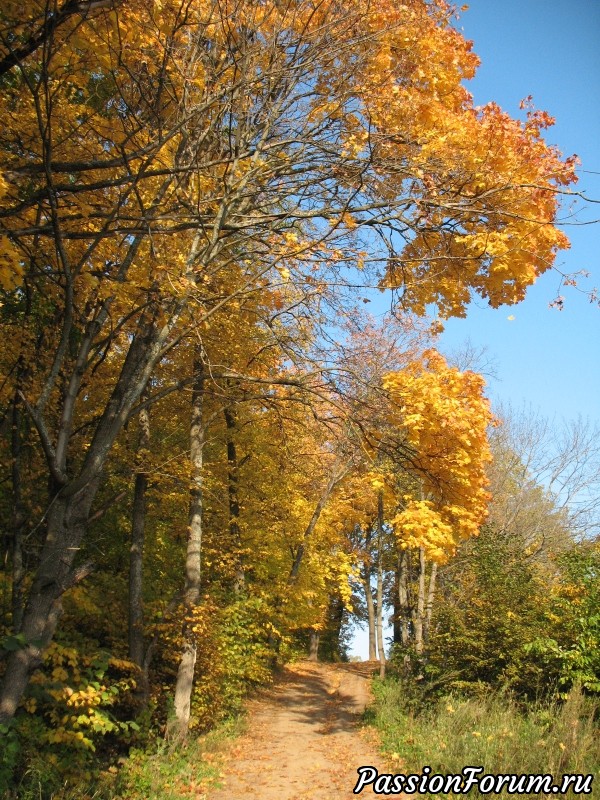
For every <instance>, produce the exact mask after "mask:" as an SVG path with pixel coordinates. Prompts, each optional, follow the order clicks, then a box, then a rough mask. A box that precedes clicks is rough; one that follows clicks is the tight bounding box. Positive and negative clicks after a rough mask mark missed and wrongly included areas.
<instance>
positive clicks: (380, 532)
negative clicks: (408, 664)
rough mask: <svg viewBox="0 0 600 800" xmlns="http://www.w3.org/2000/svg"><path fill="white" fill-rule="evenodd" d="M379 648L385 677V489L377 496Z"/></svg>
mask: <svg viewBox="0 0 600 800" xmlns="http://www.w3.org/2000/svg"><path fill="white" fill-rule="evenodd" d="M377 650H378V652H379V665H380V666H379V677H380V678H382V679H383V678H385V646H384V644H383V491H381V490H380V491H379V495H378V497H377Z"/></svg>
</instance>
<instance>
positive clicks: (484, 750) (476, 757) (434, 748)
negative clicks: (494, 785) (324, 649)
mask: <svg viewBox="0 0 600 800" xmlns="http://www.w3.org/2000/svg"><path fill="white" fill-rule="evenodd" d="M374 691H375V697H376V701H375V704H374V706H373V707H372V708H371V709H370V711H369V712H368V715H367V718H368V721H369V722H370V723H371V724H373V725H374V726H375V727H376V728H377V729H378V731H379V734H380V736H381V739H382V743H383V746H384V749H385V751H386V754H387V755H388V757H389V759H390V761H391V762H392V763H393V764H394V765H395V769H394V771H395V772H396V773H403V774H412V773H415V774H419V773H421V772H422V770H423V767H424V766H428V767H431V774H442V775H446V774H460V773H461V772H462V769H463V767H465V766H482V767H483V768H484V773H485V774H511V773H512V774H517V775H521V774H551V775H553V776H554V777H555V778H560V776H562V775H563V774H565V773H581V774H584V775H588V774H595V775H596V776H597V774H598V772H599V770H600V735H599V730H598V727H597V724H598V723H597V714H598V706H597V703H595V702H594V701H592V700H591V699H589V698H587V697H584V696H583V694H582V693H581V691H580V690H579V689H573V690H572V691H571V693H570V694H569V696H568V698H567V699H566V701H565V702H562V703H560V704H558V703H556V704H553V705H548V704H546V705H541V704H540V705H530V706H529V707H528V708H527V709H526V710H523V709H522V708H520V707H519V706H518V705H517V704H516V703H515V701H514V700H513V699H511V697H510V696H508V695H507V694H505V693H503V692H495V693H491V694H489V695H488V696H487V697H478V698H473V697H471V698H464V697H462V698H461V697H460V696H456V695H452V694H450V695H447V696H445V697H441V698H438V699H436V700H434V701H432V702H430V703H422V704H419V702H418V698H417V697H416V695H415V690H414V684H413V685H411V682H410V681H404V680H401V679H396V678H390V679H388V680H385V681H383V682H376V683H375V685H374ZM596 780H598V778H597V777H596ZM469 794H470V797H472V798H480V797H486V796H488V795H484V794H482V793H480V792H479V791H478V790H477V789H476V788H474V789H472V790H471V792H470V793H469ZM420 796H422V797H423V796H424V797H430V796H433V795H430V794H426V795H420ZM444 796H447V797H455V796H458V795H455V794H450V795H444ZM511 796H512V797H514V796H515V795H509V794H508V793H507V792H506V791H504V790H502V792H501V793H500V794H494V797H500V798H505V797H506V798H508V797H511ZM519 796H521V795H519ZM536 796H538V797H556V796H557V795H556V794H550V795H545V794H537V795H536ZM560 796H561V797H573V796H575V795H573V794H572V793H571V792H569V793H568V794H566V795H564V794H561V795H560ZM587 796H588V797H590V796H591V797H594V796H597V797H600V787H599V786H596V787H594V786H593V783H592V795H587Z"/></svg>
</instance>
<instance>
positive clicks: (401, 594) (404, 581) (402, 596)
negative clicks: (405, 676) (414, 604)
mask: <svg viewBox="0 0 600 800" xmlns="http://www.w3.org/2000/svg"><path fill="white" fill-rule="evenodd" d="M408 569H409V559H408V552H407V551H406V550H402V552H401V553H400V555H399V556H398V611H399V621H400V641H401V643H402V646H403V647H408V643H409V641H410V617H411V614H410V602H409V592H408V579H409V575H408Z"/></svg>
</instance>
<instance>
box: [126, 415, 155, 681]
mask: <svg viewBox="0 0 600 800" xmlns="http://www.w3.org/2000/svg"><path fill="white" fill-rule="evenodd" d="M139 426H140V434H139V440H138V450H137V457H136V461H137V470H136V474H135V484H134V491H133V509H132V515H131V548H130V555H129V658H130V659H131V660H132V661H133V662H134V663H135V664H137V665H138V667H140V669H142V670H143V666H144V599H143V566H144V538H145V526H146V492H147V489H148V474H147V472H146V468H147V465H146V464H144V461H145V460H146V458H147V455H148V454H147V450H148V448H149V446H150V415H149V412H148V409H145V408H144V409H142V410H141V411H140V415H139Z"/></svg>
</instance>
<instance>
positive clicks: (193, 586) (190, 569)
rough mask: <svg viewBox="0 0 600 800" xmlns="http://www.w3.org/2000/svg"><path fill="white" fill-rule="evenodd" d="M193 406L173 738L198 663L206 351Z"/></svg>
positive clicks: (184, 727)
mask: <svg viewBox="0 0 600 800" xmlns="http://www.w3.org/2000/svg"><path fill="white" fill-rule="evenodd" d="M194 375H195V376H196V378H195V380H194V383H193V385H192V410H191V422H190V461H191V475H190V510H189V526H188V540H187V551H186V560H185V588H184V606H185V621H184V625H183V641H184V644H183V652H182V656H181V661H180V663H179V669H178V671H177V679H176V682H175V700H174V719H173V720H171V721H170V723H169V725H168V729H167V735H168V736H169V738H172V739H174V740H175V741H178V742H181V741H184V740H185V739H186V737H187V734H188V730H189V725H190V714H191V706H192V692H193V688H194V671H195V666H196V636H195V634H194V631H193V614H194V611H195V609H196V607H197V605H198V601H199V599H200V585H201V583H200V582H201V566H202V525H203V488H204V487H203V482H204V444H205V436H206V432H205V429H204V415H203V412H204V382H205V375H204V362H203V360H202V353H200V354H199V355H198V357H197V358H196V359H195V362H194Z"/></svg>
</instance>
